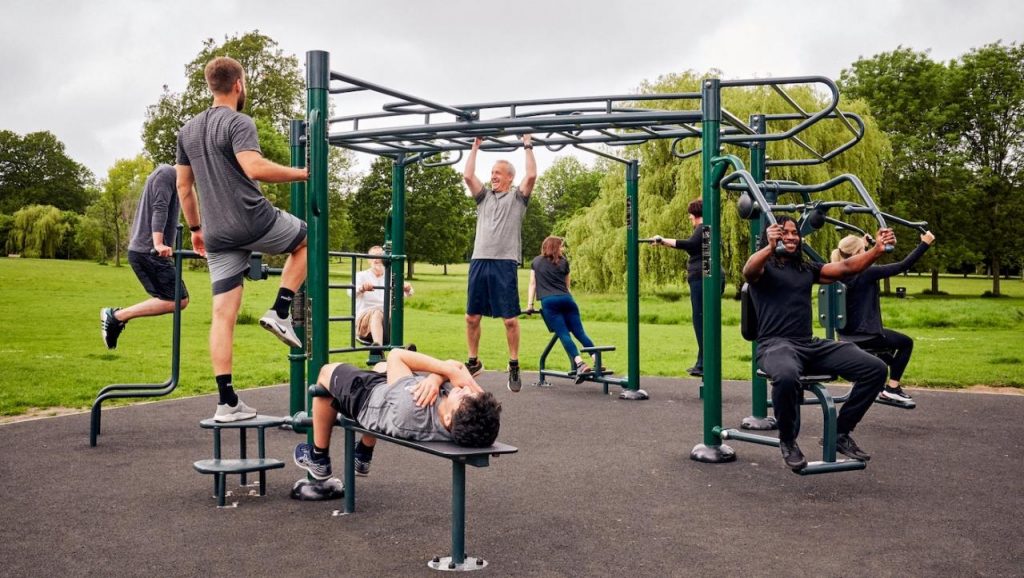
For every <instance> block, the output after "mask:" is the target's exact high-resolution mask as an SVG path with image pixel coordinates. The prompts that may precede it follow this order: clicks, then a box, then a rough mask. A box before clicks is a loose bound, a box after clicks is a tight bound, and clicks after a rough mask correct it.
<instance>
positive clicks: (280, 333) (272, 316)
mask: <svg viewBox="0 0 1024 578" xmlns="http://www.w3.org/2000/svg"><path fill="white" fill-rule="evenodd" d="M260 327H262V328H264V329H266V330H267V331H269V332H271V333H273V334H274V335H275V336H277V338H278V339H280V340H281V341H282V342H283V343H284V344H285V345H289V346H291V347H299V348H301V347H302V342H301V341H299V337H298V336H297V335H295V329H293V328H292V316H291V315H289V316H288V317H285V318H284V319H282V318H280V317H278V316H277V311H274V310H273V309H270V310H269V311H267V313H266V314H265V315H264V316H263V317H260Z"/></svg>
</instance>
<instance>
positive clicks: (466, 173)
mask: <svg viewBox="0 0 1024 578" xmlns="http://www.w3.org/2000/svg"><path fill="white" fill-rule="evenodd" d="M482 142H483V139H481V138H479V137H477V138H476V139H473V148H472V149H470V150H469V157H468V158H466V168H465V169H463V170H462V180H464V181H465V182H466V187H468V188H469V194H471V195H473V196H474V197H475V196H477V195H479V194H480V191H482V190H483V188H484V184H483V183H481V182H480V179H478V178H476V153H477V152H479V151H480V143H482Z"/></svg>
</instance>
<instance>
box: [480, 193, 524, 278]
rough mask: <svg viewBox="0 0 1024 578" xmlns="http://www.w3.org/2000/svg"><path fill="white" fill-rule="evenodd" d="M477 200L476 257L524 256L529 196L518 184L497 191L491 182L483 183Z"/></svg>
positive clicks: (513, 258)
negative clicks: (492, 188)
mask: <svg viewBox="0 0 1024 578" xmlns="http://www.w3.org/2000/svg"><path fill="white" fill-rule="evenodd" d="M473 200H475V201H476V240H475V241H474V243H473V259H510V260H512V261H515V262H517V263H518V262H519V261H520V259H522V257H523V249H522V243H523V239H522V232H523V216H524V215H526V204H527V202H529V200H530V198H529V197H527V196H524V195H523V193H522V192H521V191H520V190H519V187H516V186H513V187H512V188H510V189H509V190H508V191H507V192H504V193H495V192H494V191H492V190H491V185H490V183H488V184H486V185H484V188H483V189H482V190H481V191H480V194H479V195H475V196H474V197H473Z"/></svg>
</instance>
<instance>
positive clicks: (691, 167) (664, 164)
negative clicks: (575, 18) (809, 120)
mask: <svg viewBox="0 0 1024 578" xmlns="http://www.w3.org/2000/svg"><path fill="white" fill-rule="evenodd" d="M702 78H703V77H702V76H698V75H697V74H696V73H694V72H686V73H682V74H671V75H666V76H663V77H661V78H659V79H658V80H657V81H655V82H648V83H644V84H643V85H642V86H641V88H640V91H641V92H642V93H655V92H697V91H699V88H700V81H701V79H702ZM787 92H788V93H789V94H790V95H791V96H792V97H793V98H794V99H795V100H796V101H797V102H798V103H799V104H800V106H801V107H803V108H804V109H805V110H818V109H820V108H821V107H822V105H823V97H822V96H821V95H819V94H817V93H815V92H814V91H813V90H811V89H809V88H802V87H790V88H788V89H787ZM722 98H723V105H724V106H725V108H727V109H728V110H729V111H731V112H732V113H733V114H735V115H736V116H738V117H739V118H748V117H749V115H751V114H754V113H772V112H791V111H792V108H790V107H789V106H788V105H787V104H786V103H785V102H784V101H783V100H782V98H781V97H779V96H778V95H777V94H775V93H774V92H773V91H772V90H771V89H770V88H768V87H753V88H732V89H727V90H725V91H723V95H722ZM841 104H842V109H843V110H845V111H850V112H855V113H857V114H860V115H861V116H863V117H865V122H866V123H867V124H868V128H867V133H866V135H865V137H864V139H863V140H862V141H861V142H860V143H859V144H858V145H857V146H856V147H854V148H853V149H851V150H849V151H847V152H845V153H843V154H842V155H839V156H838V157H836V158H835V159H834V160H832V161H831V162H830V163H828V164H827V165H813V166H804V167H776V168H773V169H772V171H771V174H770V175H769V177H768V178H770V179H779V180H793V181H798V182H801V183H820V182H823V181H826V180H828V179H829V178H831V177H833V176H836V175H838V174H842V173H853V174H856V175H857V176H858V177H860V179H861V181H863V182H864V185H865V186H866V187H867V188H868V190H869V191H876V190H877V189H878V186H879V184H880V183H881V176H882V171H881V163H883V162H884V161H885V160H886V158H888V156H889V155H890V154H891V152H890V148H889V143H888V139H887V138H886V137H885V135H884V134H881V133H880V132H879V131H878V130H877V129H876V128H875V126H874V123H873V121H872V120H871V119H870V117H868V116H867V107H866V105H865V104H864V103H863V102H862V101H852V102H850V101H844V102H842V103H841ZM645 106H649V107H652V108H662V109H667V108H681V107H684V106H685V107H693V106H694V105H693V103H687V104H684V103H680V102H677V101H665V102H660V101H655V102H649V103H645ZM781 128H785V125H780V129H781ZM772 130H776V127H774V126H773V127H772ZM800 136H801V139H802V140H803V141H804V142H806V143H807V144H809V145H810V146H811V147H813V148H815V149H816V150H819V151H829V150H832V149H834V148H836V147H837V146H839V145H840V144H842V143H845V142H847V141H848V140H849V139H850V133H849V132H848V131H847V129H846V128H845V127H844V126H843V125H842V124H841V123H839V122H821V123H818V124H817V125H815V126H814V127H812V128H811V129H808V130H807V131H805V132H804V133H802V134H801V135H800ZM699 146H700V143H699V141H696V140H694V141H693V144H692V147H693V148H697V147H699ZM683 148H684V149H686V148H687V147H686V146H685V145H683ZM615 152H616V153H619V154H623V155H625V156H626V157H627V158H637V159H639V160H640V190H639V207H638V210H639V213H640V236H641V237H649V236H652V235H655V234H660V235H662V236H664V237H671V238H679V237H683V238H685V237H688V236H689V235H690V233H691V232H692V231H691V228H690V225H689V222H688V220H687V218H686V214H687V213H686V207H687V205H688V204H689V202H690V201H691V200H693V199H695V198H698V197H700V195H701V159H700V157H699V156H697V157H692V158H689V159H685V160H680V159H678V158H676V157H674V156H673V155H672V154H671V150H670V142H668V141H652V142H650V143H646V144H644V145H640V146H636V147H627V148H626V149H623V150H620V149H615ZM723 152H725V153H729V154H736V155H738V156H740V158H742V159H743V160H744V162H746V163H749V155H748V154H747V152H746V150H745V149H742V148H739V147H732V146H727V147H725V148H724V149H723ZM768 156H769V157H770V158H775V159H783V158H806V156H807V152H806V151H805V150H803V149H802V148H800V147H799V146H798V145H797V144H795V143H793V142H792V141H782V142H775V143H770V144H769V145H768ZM815 198H817V199H839V198H842V199H850V200H855V199H856V193H855V192H854V191H853V189H852V187H849V186H846V185H844V186H842V187H839V188H837V189H834V190H832V191H829V192H826V193H821V194H818V195H815ZM794 202H796V199H794ZM625 211H626V208H625V173H624V170H623V169H622V168H621V165H619V166H617V167H614V168H612V169H611V170H610V171H609V172H606V173H605V175H604V177H603V178H602V179H601V185H600V194H599V195H598V198H597V200H596V201H595V202H594V203H593V204H592V205H591V206H590V207H589V208H587V209H586V210H584V211H581V212H578V213H577V214H576V215H575V216H574V217H573V218H572V219H571V220H570V221H569V222H568V223H567V224H566V236H567V239H568V242H569V246H570V247H573V259H574V260H573V271H574V275H573V279H574V281H578V282H579V283H580V285H582V286H584V287H586V288H589V289H595V290H606V289H610V288H615V289H621V288H623V287H624V286H625V280H626V276H625V271H626V229H625ZM722 226H723V242H724V246H723V253H722V255H723V259H722V260H723V265H724V266H725V268H726V271H727V274H728V276H729V278H730V279H731V280H733V281H736V280H738V279H739V273H740V269H741V268H742V265H743V263H744V261H745V260H746V258H747V255H748V253H749V251H748V243H749V225H748V222H747V221H743V220H741V219H740V218H739V216H738V214H737V212H736V196H735V194H734V193H725V192H723V194H722ZM838 239H839V234H837V233H836V232H835V231H832V230H831V228H828V227H826V228H824V229H822V230H821V231H818V232H817V233H816V234H815V235H814V237H813V238H811V239H810V240H809V242H811V244H812V245H813V246H815V247H816V248H818V249H819V251H824V250H826V249H828V250H831V248H832V247H834V246H835V243H836V242H837V241H838ZM685 261H686V255H685V254H682V252H681V251H665V250H658V249H653V248H646V247H645V248H642V249H641V251H640V277H641V283H642V284H643V285H645V286H648V287H649V286H652V285H661V284H664V283H668V282H676V281H678V280H680V279H682V278H683V277H684V276H685V271H686V263H685Z"/></svg>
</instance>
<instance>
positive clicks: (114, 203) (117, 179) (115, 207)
mask: <svg viewBox="0 0 1024 578" xmlns="http://www.w3.org/2000/svg"><path fill="white" fill-rule="evenodd" d="M151 172H153V163H152V162H151V161H150V160H149V159H148V158H146V157H145V156H144V155H138V156H136V157H135V158H132V159H118V160H117V161H115V162H114V166H112V167H110V170H109V171H108V173H107V178H106V179H104V180H103V182H102V183H101V185H100V187H101V190H102V192H101V193H100V197H99V199H97V200H96V202H95V203H94V210H93V211H92V212H91V214H90V216H93V217H94V218H98V219H99V221H100V222H101V223H102V225H103V226H104V227H106V228H107V229H108V230H109V231H110V234H111V236H112V237H113V243H114V244H113V247H114V265H115V266H117V267H120V266H121V252H122V250H124V249H126V248H127V243H128V233H129V232H130V228H131V222H132V220H133V219H134V216H135V209H136V208H137V206H138V203H139V196H140V195H141V194H142V189H143V187H144V186H145V184H146V178H147V177H149V173H151Z"/></svg>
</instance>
